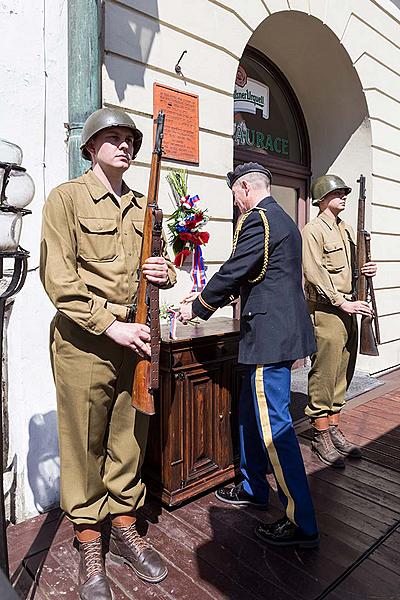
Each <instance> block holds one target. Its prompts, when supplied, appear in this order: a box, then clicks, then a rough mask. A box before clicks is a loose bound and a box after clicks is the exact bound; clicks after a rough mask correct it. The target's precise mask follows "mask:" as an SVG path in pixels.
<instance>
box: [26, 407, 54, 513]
mask: <svg viewBox="0 0 400 600" xmlns="http://www.w3.org/2000/svg"><path fill="white" fill-rule="evenodd" d="M27 466H28V481H29V485H30V487H31V490H32V493H33V498H34V502H35V506H36V509H37V510H38V512H40V513H43V512H46V511H48V510H49V509H50V508H52V507H54V506H56V505H58V503H59V496H60V494H59V483H60V458H59V451H58V436H57V413H56V411H55V410H52V411H50V412H48V413H46V414H37V415H34V416H33V417H32V418H31V420H30V422H29V451H28V457H27Z"/></svg>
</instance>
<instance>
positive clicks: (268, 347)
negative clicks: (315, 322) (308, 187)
mask: <svg viewBox="0 0 400 600" xmlns="http://www.w3.org/2000/svg"><path fill="white" fill-rule="evenodd" d="M260 210H263V211H264V214H265V216H266V217H267V219H268V223H269V229H270V237H269V243H268V253H269V258H268V267H267V271H266V274H265V277H264V278H263V279H262V281H260V282H259V283H253V284H252V283H249V280H251V279H255V278H256V277H257V276H258V275H259V274H260V272H261V269H262V265H263V259H264V240H265V228H264V225H263V221H262V219H261V216H260ZM239 295H240V299H241V321H240V331H241V333H240V344H239V362H240V363H244V364H258V365H264V364H272V363H278V362H281V361H288V360H296V359H298V358H303V357H305V356H308V355H309V354H312V353H313V352H315V350H316V347H315V339H314V333H313V327H312V323H311V320H310V317H309V314H308V310H307V305H306V301H305V298H304V293H303V286H302V268H301V235H300V232H299V230H298V228H297V226H296V224H295V223H294V222H293V220H292V219H291V218H290V217H289V216H288V215H287V214H286V212H285V211H284V210H283V209H282V208H281V207H280V206H279V204H277V202H276V201H275V200H274V199H273V198H272V197H268V198H264V200H262V201H261V202H260V203H259V204H258V205H257V206H256V207H255V208H253V209H251V214H250V215H249V216H248V217H247V218H246V220H245V221H244V224H243V227H242V229H241V232H240V234H239V238H238V242H237V246H236V250H235V251H234V252H233V254H232V255H231V257H230V258H229V259H228V260H227V261H226V262H225V263H224V264H223V265H222V267H221V268H220V270H219V271H218V273H216V274H215V275H214V276H213V277H212V278H211V279H210V281H209V283H208V284H207V285H206V287H205V288H204V290H203V291H202V292H201V294H200V295H199V297H198V298H196V300H195V301H194V302H193V312H194V313H195V314H196V315H198V316H199V317H200V318H202V319H208V318H209V317H210V316H211V315H212V314H213V313H214V312H215V310H217V309H218V308H220V307H222V306H224V305H226V304H227V303H229V302H230V301H231V300H232V299H233V298H237V297H238V296H239Z"/></svg>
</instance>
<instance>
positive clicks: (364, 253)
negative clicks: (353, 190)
mask: <svg viewBox="0 0 400 600" xmlns="http://www.w3.org/2000/svg"><path fill="white" fill-rule="evenodd" d="M357 183H359V184H360V196H359V199H358V218H357V257H356V269H355V280H356V286H357V298H358V300H363V301H364V302H369V303H370V304H371V308H372V311H373V315H372V317H371V316H366V315H363V316H362V317H361V331H360V354H367V355H368V356H379V351H378V344H380V343H381V337H380V331H379V321H378V312H377V309H376V300H375V291H374V284H373V283H372V277H368V276H366V275H363V273H362V272H361V267H362V266H363V265H364V264H365V263H366V262H369V261H370V260H371V235H370V234H369V233H368V231H365V177H364V175H360V179H357ZM373 325H374V326H373ZM374 329H375V331H374Z"/></svg>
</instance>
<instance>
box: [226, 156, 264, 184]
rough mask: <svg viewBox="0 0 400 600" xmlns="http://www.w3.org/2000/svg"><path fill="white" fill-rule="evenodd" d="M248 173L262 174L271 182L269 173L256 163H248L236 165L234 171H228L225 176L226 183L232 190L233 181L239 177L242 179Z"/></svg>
mask: <svg viewBox="0 0 400 600" xmlns="http://www.w3.org/2000/svg"><path fill="white" fill-rule="evenodd" d="M248 173H262V174H263V175H266V176H267V177H268V179H269V181H270V182H271V181H272V175H271V171H269V170H268V169H266V168H265V167H263V166H262V165H259V164H258V163H256V162H248V163H243V164H242V165H238V166H237V167H236V169H235V170H234V171H229V173H228V174H227V176H226V183H227V184H228V186H229V187H230V188H231V189H232V186H233V184H234V183H235V181H237V180H238V179H239V178H240V177H243V175H247V174H248Z"/></svg>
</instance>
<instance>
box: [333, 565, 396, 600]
mask: <svg viewBox="0 0 400 600" xmlns="http://www.w3.org/2000/svg"><path fill="white" fill-rule="evenodd" d="M374 579H375V585H374V584H373V581H374ZM365 581H368V582H369V584H368V586H367V591H365ZM399 589H400V577H399V575H396V574H395V573H393V572H392V571H389V570H387V569H384V568H382V567H381V566H379V565H377V563H376V562H375V561H373V560H372V559H366V560H365V561H364V562H363V563H362V564H361V565H360V566H359V567H357V568H356V569H355V570H354V571H353V572H352V573H350V574H349V575H348V576H347V577H346V579H345V580H344V581H343V582H342V583H341V584H340V585H339V586H338V587H337V588H336V589H335V594H336V595H339V596H340V597H341V598H343V599H346V598H348V599H349V600H350V599H351V600H358V599H361V598H362V599H363V600H364V599H365V600H369V599H371V600H372V599H373V600H397V599H398V598H399ZM332 598H333V596H331V594H329V595H328V596H327V600H331V599H332Z"/></svg>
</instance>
